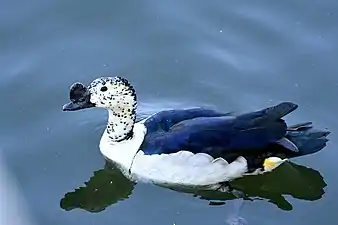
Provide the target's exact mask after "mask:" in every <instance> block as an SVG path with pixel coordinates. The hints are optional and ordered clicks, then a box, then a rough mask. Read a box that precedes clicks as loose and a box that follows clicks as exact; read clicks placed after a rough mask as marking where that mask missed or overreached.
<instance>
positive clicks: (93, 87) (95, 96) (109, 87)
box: [62, 77, 137, 116]
mask: <svg viewBox="0 0 338 225" xmlns="http://www.w3.org/2000/svg"><path fill="white" fill-rule="evenodd" d="M69 98H70V102H69V103H67V104H65V105H64V106H63V108H62V109H63V111H75V110H81V109H86V108H91V107H99V108H105V109H109V110H111V111H113V112H114V113H115V114H118V115H121V116H123V114H125V113H128V112H129V113H135V112H132V111H135V110H136V104H137V102H136V93H135V90H134V88H133V87H132V85H131V84H130V83H129V82H128V80H127V79H125V78H122V77H100V78H97V79H95V80H94V81H92V82H91V84H90V85H89V86H88V87H86V86H84V85H83V84H82V83H74V84H73V85H72V86H71V88H70V93H69Z"/></svg>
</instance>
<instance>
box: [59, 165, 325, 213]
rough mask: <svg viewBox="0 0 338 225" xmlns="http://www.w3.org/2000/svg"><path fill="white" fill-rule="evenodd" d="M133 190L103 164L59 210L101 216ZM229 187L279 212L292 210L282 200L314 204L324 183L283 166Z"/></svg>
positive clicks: (220, 200) (220, 198)
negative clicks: (263, 202) (290, 198)
mask: <svg viewBox="0 0 338 225" xmlns="http://www.w3.org/2000/svg"><path fill="white" fill-rule="evenodd" d="M134 186H135V183H133V182H131V181H129V180H128V179H127V178H125V177H124V176H123V174H122V173H121V172H120V171H119V170H118V169H116V168H114V167H113V166H112V165H111V164H109V163H108V162H107V163H106V165H105V167H104V168H103V169H100V170H97V171H95V172H94V175H93V176H92V177H91V178H90V179H89V181H88V182H85V183H84V186H81V187H79V188H77V189H75V190H74V191H72V192H68V193H67V194H66V195H65V196H64V197H63V198H62V199H61V202H60V206H61V208H62V209H64V210H67V211H69V210H72V209H76V208H80V209H83V210H86V211H89V212H101V211H103V210H105V209H106V208H107V207H108V206H110V205H113V204H116V203H117V202H119V201H123V200H125V199H127V198H129V196H130V195H131V194H132V191H133V189H134ZM231 186H232V188H234V190H235V191H238V192H240V193H243V194H244V200H248V201H258V200H266V201H269V202H271V203H273V204H275V205H276V206H277V207H278V208H280V209H282V210H292V208H293V207H292V205H291V203H290V202H288V201H287V200H286V199H285V196H287V195H289V196H292V197H293V198H296V199H301V200H307V201H315V200H318V199H320V198H321V197H322V196H323V194H324V193H325V192H324V188H325V187H326V183H325V181H324V179H323V177H322V176H321V174H320V173H319V172H318V171H316V170H314V169H311V168H307V167H305V166H301V165H297V164H295V163H292V162H287V163H284V164H283V165H281V166H280V167H278V168H277V169H276V170H274V171H273V172H271V173H267V174H264V175H258V176H247V177H244V178H241V179H238V180H235V181H233V182H232V183H231ZM177 191H180V192H185V193H191V194H193V195H194V196H196V197H198V198H201V199H204V200H207V201H208V202H209V204H210V205H221V204H225V203H226V201H229V200H233V199H236V198H238V197H236V196H237V195H233V194H231V193H224V192H216V191H196V190H177Z"/></svg>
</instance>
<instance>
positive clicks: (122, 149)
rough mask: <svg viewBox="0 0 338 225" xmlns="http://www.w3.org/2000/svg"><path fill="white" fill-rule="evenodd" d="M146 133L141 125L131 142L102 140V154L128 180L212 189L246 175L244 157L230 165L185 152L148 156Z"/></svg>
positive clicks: (220, 160) (202, 154) (204, 155)
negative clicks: (144, 141) (146, 152)
mask: <svg viewBox="0 0 338 225" xmlns="http://www.w3.org/2000/svg"><path fill="white" fill-rule="evenodd" d="M146 132H147V131H146V127H145V126H144V125H143V121H141V122H139V123H136V124H135V126H134V137H133V138H132V139H131V140H127V141H124V142H118V143H116V142H112V141H110V139H109V137H108V135H107V133H106V132H104V134H103V136H102V138H101V142H100V150H101V153H102V154H103V155H104V156H105V157H106V158H107V159H109V160H110V161H112V162H114V163H115V164H116V165H117V166H118V167H119V168H120V169H121V170H122V172H123V173H124V175H125V176H127V177H128V178H129V179H132V180H135V181H142V182H152V183H155V184H158V185H181V186H209V187H211V186H215V185H218V184H219V183H220V182H225V181H230V180H233V179H236V178H239V177H242V176H243V175H245V173H246V172H247V161H246V159H245V158H243V157H238V158H237V160H235V161H234V162H232V163H230V164H229V163H228V162H227V161H226V160H224V159H223V158H216V159H214V158H213V157H211V156H210V155H207V154H205V153H198V154H193V153H191V152H188V151H184V150H182V151H179V152H177V153H173V154H155V155H145V154H144V152H143V151H142V150H139V147H140V146H141V144H142V142H143V139H144V136H145V134H146ZM138 150H139V151H138Z"/></svg>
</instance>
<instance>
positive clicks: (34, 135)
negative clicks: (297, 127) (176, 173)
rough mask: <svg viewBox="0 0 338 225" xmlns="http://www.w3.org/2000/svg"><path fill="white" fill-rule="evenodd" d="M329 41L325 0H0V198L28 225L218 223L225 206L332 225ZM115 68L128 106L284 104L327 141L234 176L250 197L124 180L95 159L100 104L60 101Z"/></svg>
mask: <svg viewBox="0 0 338 225" xmlns="http://www.w3.org/2000/svg"><path fill="white" fill-rule="evenodd" d="M337 40H338V2H337V1H334V0H325V1H313V0H312V1H291V0H286V1H219V0H214V1H202V0H194V1H193V0H186V1H178V0H174V1H165V0H157V1H147V0H144V1H131V0H123V1H122V0H115V1H107V0H102V1H87V0H86V1H79V0H73V1H66V0H59V1H43V0H31V1H22V0H21V1H20V0H13V1H8V0H7V1H6V0H4V1H1V2H0V50H1V51H0V69H1V70H0V72H1V76H0V93H1V95H0V96H1V110H0V116H1V117H0V118H1V122H0V124H1V129H0V149H1V158H2V160H1V162H2V163H1V170H2V171H5V170H4V168H6V171H7V172H6V174H7V176H8V177H10V178H11V179H12V181H13V182H12V184H11V185H15V184H16V185H17V188H18V190H17V195H13V196H9V195H7V198H5V203H2V204H6V205H9V203H12V204H14V203H16V200H15V198H14V197H15V196H20V197H18V198H19V199H20V203H18V204H17V205H19V206H21V207H22V208H23V209H20V210H22V213H20V214H19V216H17V217H20V216H24V213H23V211H26V212H25V213H26V214H25V215H28V216H29V218H30V220H31V222H32V223H35V224H41V225H42V224H43V225H46V224H53V225H55V224H60V225H61V224H62V225H68V224H82V225H87V224H88V225H89V224H90V225H92V224H100V225H103V224H123V225H129V224H148V225H151V224H174V223H175V224H176V225H181V224H182V225H183V224H194V225H199V224H203V225H206V224H226V223H227V222H229V218H231V217H232V216H233V215H234V214H236V215H237V214H238V215H237V216H240V217H242V218H244V219H245V220H246V221H247V222H248V223H249V224H259V225H261V224H269V225H270V224H307V225H309V224H334V223H336V220H337V215H336V208H337V207H338V200H337V195H338V191H337V190H338V188H337V187H338V178H337V174H336V171H337V163H336V161H337V158H338V154H337V149H336V141H337V140H338V136H337V132H338V122H337V120H336V118H335V117H336V115H337V112H338V106H337V105H338V104H337V99H336V98H337V96H338V74H337V73H338V64H337V58H338V45H337ZM115 75H119V76H124V77H126V78H128V79H129V80H130V82H132V84H133V85H134V86H135V88H136V90H137V94H138V99H139V105H138V113H139V114H140V115H149V114H151V113H153V112H156V111H158V110H162V109H167V108H178V107H188V106H210V107H213V108H216V109H218V110H224V111H237V112H245V111H250V110H257V109H261V108H264V107H267V106H270V105H273V104H276V103H279V102H281V101H293V102H296V103H298V104H299V108H298V109H297V110H296V111H295V112H293V113H292V114H291V115H290V116H288V117H287V118H286V119H287V121H288V123H290V124H291V123H296V122H304V121H309V120H310V121H313V122H314V124H315V125H316V126H318V127H319V128H328V129H329V130H331V131H332V134H331V135H330V140H331V141H330V143H329V144H328V146H327V147H326V148H325V149H324V150H323V151H321V152H319V153H317V154H314V155H311V156H307V157H303V158H299V159H296V160H293V162H294V163H296V164H294V165H293V164H290V165H287V166H286V167H287V168H284V171H282V170H283V168H282V169H281V170H280V171H279V172H276V173H275V174H274V173H271V174H269V176H268V177H265V178H257V179H256V180H245V181H241V182H239V183H238V184H236V185H237V186H236V185H235V186H236V187H238V188H239V189H241V190H245V191H246V193H248V195H249V197H250V198H251V200H252V201H250V200H245V201H244V204H243V205H242V207H239V208H238V207H237V206H236V204H237V203H238V202H236V201H237V200H235V201H233V200H228V199H232V197H231V196H223V195H222V196H214V195H212V196H209V197H207V196H204V197H201V195H202V194H201V195H199V194H197V195H193V194H190V193H181V192H177V191H173V190H168V189H164V188H160V187H154V186H151V185H145V184H138V185H135V186H134V185H133V184H131V183H130V182H129V181H127V180H125V179H124V177H123V176H121V174H119V173H118V172H117V171H116V170H114V169H109V165H106V167H107V168H106V169H104V168H105V162H104V160H103V157H102V156H101V154H100V152H99V149H98V143H99V139H100V135H101V133H102V131H103V128H104V125H105V120H106V118H107V115H106V112H104V111H103V110H99V109H93V110H85V111H81V112H76V113H64V112H62V111H61V107H62V105H63V104H64V103H66V102H67V101H68V90H69V89H68V88H69V86H70V85H71V84H72V83H73V82H75V81H81V82H83V83H89V82H90V81H91V80H93V79H95V78H96V77H98V76H115ZM304 166H305V167H304ZM311 168H312V169H311ZM88 181H89V182H88ZM86 182H88V183H87V184H86ZM1 183H2V185H5V184H6V183H7V182H3V181H2V182H1ZM79 187H82V188H80V189H79ZM75 189H77V191H75V192H74V190H75ZM67 193H68V194H67ZM283 196H284V197H283ZM222 199H223V200H225V204H221V203H224V201H219V200H222ZM1 201H3V200H1ZM6 201H7V203H6ZM8 207H9V206H8ZM0 208H1V207H0ZM13 210H14V209H13ZM236 211H238V212H236ZM20 212H21V211H20ZM236 215H235V217H236ZM17 217H14V218H17ZM8 219H9V220H12V221H14V220H15V219H13V218H12V217H9V218H8ZM26 222H27V223H28V218H27V221H26Z"/></svg>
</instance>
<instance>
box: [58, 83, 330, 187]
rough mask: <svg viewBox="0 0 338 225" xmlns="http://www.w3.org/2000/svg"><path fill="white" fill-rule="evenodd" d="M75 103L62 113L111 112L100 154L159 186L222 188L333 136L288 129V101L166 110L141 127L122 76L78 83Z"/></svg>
mask: <svg viewBox="0 0 338 225" xmlns="http://www.w3.org/2000/svg"><path fill="white" fill-rule="evenodd" d="M70 99H71V102H70V103H68V104H66V105H64V106H63V110H65V111H74V110H79V109H84V108H89V107H101V108H106V109H107V110H108V113H109V119H108V125H107V127H106V129H105V131H104V134H103V136H102V138H101V142H100V150H101V152H102V154H103V155H104V156H105V157H106V158H107V159H109V160H111V161H112V162H114V163H115V164H116V165H117V166H118V167H119V168H120V169H121V171H123V173H124V174H125V175H126V176H127V177H129V178H131V179H136V180H142V181H150V182H153V183H155V184H159V185H174V186H176V185H182V186H194V187H196V186H197V187H203V188H218V187H220V185H221V184H223V183H226V182H228V181H231V180H234V179H236V178H240V177H242V176H244V175H248V174H261V173H264V172H267V171H271V170H273V169H275V168H276V167H278V166H279V165H280V164H282V163H283V162H284V159H285V158H291V157H297V156H302V155H307V154H311V153H314V152H317V151H319V150H321V149H322V148H323V147H325V145H326V142H327V141H328V140H327V138H326V136H327V135H328V134H329V132H328V131H318V130H314V129H313V128H312V126H311V123H304V124H300V125H295V126H290V127H287V125H286V123H285V121H284V120H283V119H281V118H282V117H284V116H285V115H287V114H289V113H290V112H292V111H293V110H295V109H296V108H297V105H295V104H293V103H289V102H285V103H281V104H279V105H276V106H274V107H270V108H266V109H263V110H260V111H255V112H250V113H245V114H240V115H232V114H230V113H220V112H216V111H213V110H210V109H202V108H194V109H186V110H169V111H162V112H159V113H157V114H155V115H152V116H150V117H148V118H147V119H144V120H142V121H140V122H137V123H136V122H135V120H136V105H137V102H136V92H135V90H134V88H133V87H132V85H131V84H130V83H129V82H128V81H127V80H126V79H124V78H120V77H114V78H110V77H106V78H98V79H96V80H94V81H93V82H92V83H91V84H90V85H89V86H88V87H85V86H83V85H82V84H80V83H76V84H74V85H73V86H72V87H71V90H70ZM272 149H273V150H272Z"/></svg>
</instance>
